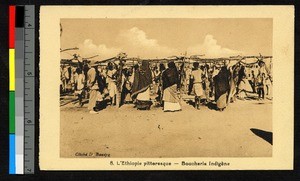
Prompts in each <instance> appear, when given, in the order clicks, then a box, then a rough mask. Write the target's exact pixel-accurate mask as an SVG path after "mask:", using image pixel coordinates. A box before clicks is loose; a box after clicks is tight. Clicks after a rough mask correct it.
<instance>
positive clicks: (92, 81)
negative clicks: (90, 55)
mask: <svg viewBox="0 0 300 181" xmlns="http://www.w3.org/2000/svg"><path fill="white" fill-rule="evenodd" d="M96 69H97V66H93V67H92V68H90V69H89V71H88V72H87V87H88V89H89V95H90V97H89V104H88V110H90V113H91V114H98V112H97V111H96V103H97V92H98V89H99V87H98V82H97V71H96Z"/></svg>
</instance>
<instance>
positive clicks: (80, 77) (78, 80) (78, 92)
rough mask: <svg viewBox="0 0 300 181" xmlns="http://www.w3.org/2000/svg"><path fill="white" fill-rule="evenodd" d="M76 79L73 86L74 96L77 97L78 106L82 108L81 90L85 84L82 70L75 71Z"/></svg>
mask: <svg viewBox="0 0 300 181" xmlns="http://www.w3.org/2000/svg"><path fill="white" fill-rule="evenodd" d="M76 74H77V75H76V78H75V85H76V90H75V94H76V95H77V96H78V100H79V106H80V107H82V106H83V103H82V97H83V88H84V84H85V76H84V74H83V73H82V70H81V69H80V68H77V69H76Z"/></svg>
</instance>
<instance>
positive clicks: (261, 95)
mask: <svg viewBox="0 0 300 181" xmlns="http://www.w3.org/2000/svg"><path fill="white" fill-rule="evenodd" d="M257 93H258V98H263V99H264V98H265V91H264V88H263V87H259V88H257Z"/></svg>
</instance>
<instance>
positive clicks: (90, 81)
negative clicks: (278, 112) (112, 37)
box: [61, 60, 272, 114]
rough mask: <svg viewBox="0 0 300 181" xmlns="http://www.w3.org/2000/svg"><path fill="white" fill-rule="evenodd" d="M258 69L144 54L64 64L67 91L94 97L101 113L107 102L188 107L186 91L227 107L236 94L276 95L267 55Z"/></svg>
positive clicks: (92, 105)
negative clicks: (155, 59)
mask: <svg viewBox="0 0 300 181" xmlns="http://www.w3.org/2000/svg"><path fill="white" fill-rule="evenodd" d="M258 65H259V69H258V73H257V74H255V73H254V71H253V70H252V71H251V74H247V71H246V65H245V64H243V63H241V62H237V63H236V64H234V65H230V64H229V61H224V62H223V63H222V64H221V65H220V64H200V63H198V62H193V63H192V64H186V63H179V64H178V63H177V64H176V63H175V62H173V61H170V62H168V63H167V65H166V63H155V64H154V65H153V64H151V65H150V61H147V60H143V61H142V62H141V63H138V64H135V65H133V66H128V65H127V64H126V62H125V61H122V60H120V61H119V63H118V64H116V63H115V62H109V63H108V64H107V66H102V65H99V64H89V63H88V62H87V61H83V62H78V65H76V66H66V65H61V94H62V95H63V94H65V93H72V94H74V95H76V96H77V98H76V99H78V106H80V107H82V106H83V104H84V102H83V100H84V98H88V109H89V111H90V113H93V114H96V113H98V112H99V111H100V110H102V109H104V108H106V106H108V105H110V106H116V107H120V106H122V105H123V104H134V107H135V108H136V109H138V110H149V109H150V108H151V106H152V105H153V104H155V106H161V107H162V108H163V111H165V112H174V111H181V110H182V106H181V103H182V97H183V95H191V96H193V97H194V100H193V101H192V102H193V105H194V107H195V109H200V108H201V106H202V105H214V107H215V109H216V110H219V111H223V110H224V109H225V108H226V107H227V105H228V104H229V103H231V102H234V101H235V100H236V99H241V100H245V99H247V98H248V97H249V95H248V94H251V95H255V96H254V98H255V99H258V100H263V99H265V98H266V95H270V94H271V93H270V90H271V86H272V76H271V73H270V71H269V70H268V69H267V68H266V66H265V63H264V62H263V61H258Z"/></svg>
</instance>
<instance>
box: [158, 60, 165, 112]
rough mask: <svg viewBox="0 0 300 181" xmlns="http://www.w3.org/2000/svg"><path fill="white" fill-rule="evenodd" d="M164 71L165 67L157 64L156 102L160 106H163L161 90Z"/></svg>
mask: <svg viewBox="0 0 300 181" xmlns="http://www.w3.org/2000/svg"><path fill="white" fill-rule="evenodd" d="M165 70H166V67H165V65H164V64H163V63H160V64H159V72H160V73H159V77H158V90H157V95H158V96H157V100H158V102H159V104H160V106H163V100H162V98H163V89H162V83H163V82H162V74H163V72H164V71H165Z"/></svg>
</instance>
